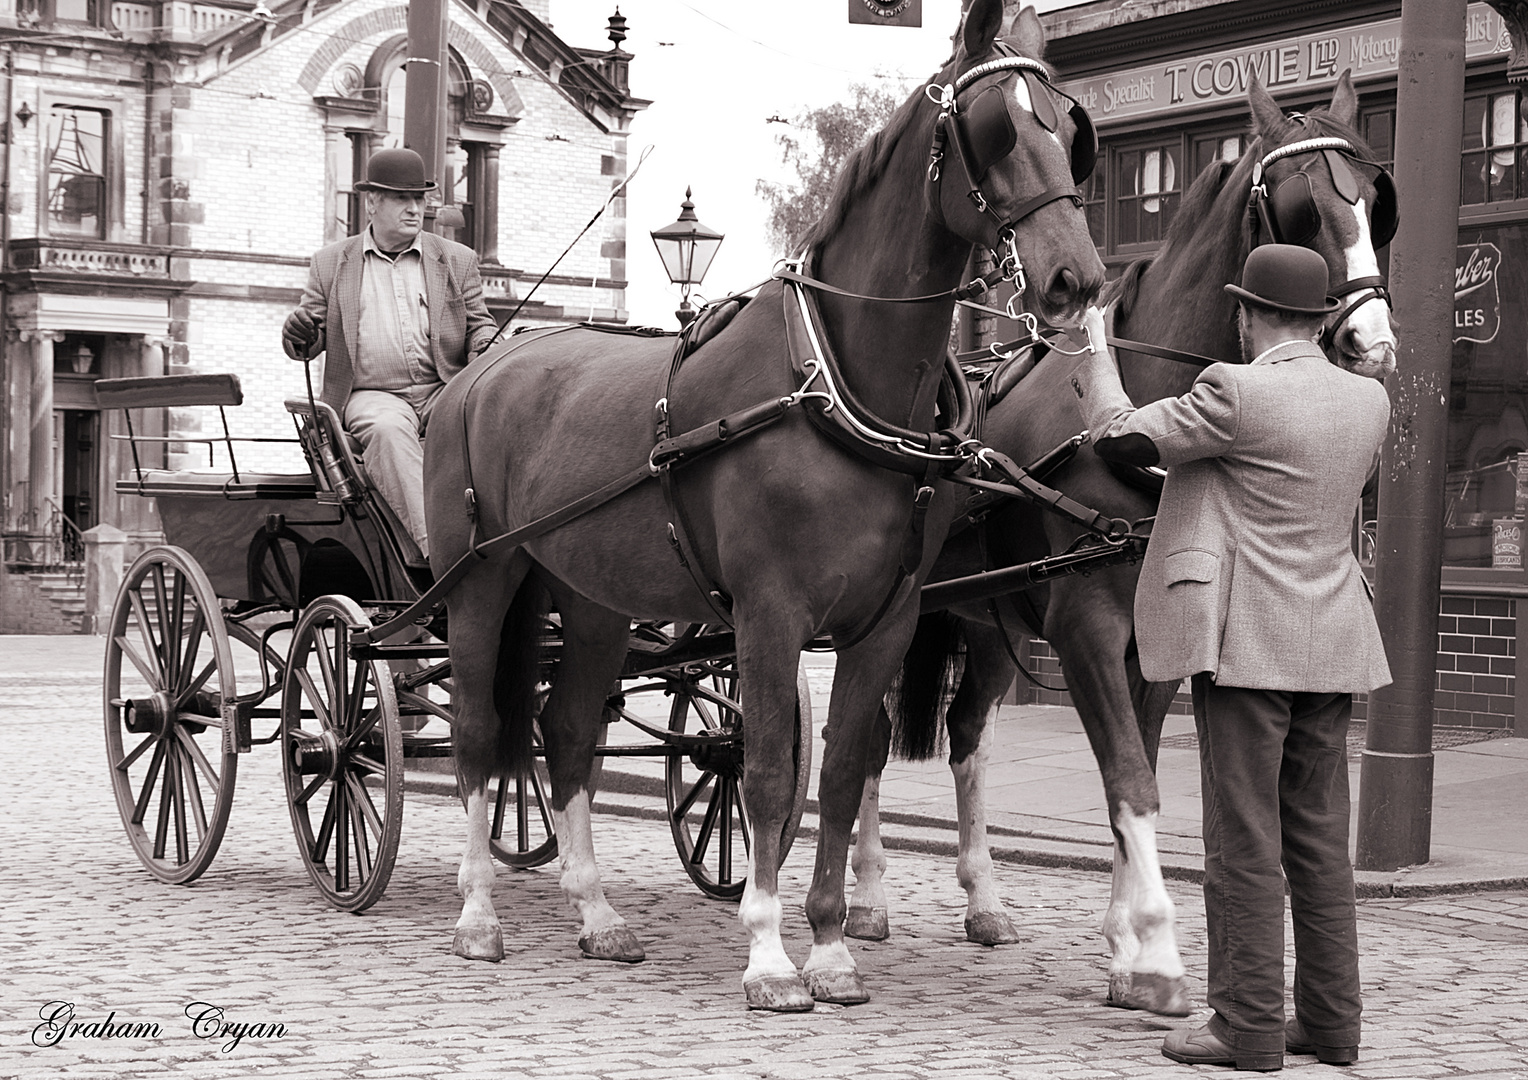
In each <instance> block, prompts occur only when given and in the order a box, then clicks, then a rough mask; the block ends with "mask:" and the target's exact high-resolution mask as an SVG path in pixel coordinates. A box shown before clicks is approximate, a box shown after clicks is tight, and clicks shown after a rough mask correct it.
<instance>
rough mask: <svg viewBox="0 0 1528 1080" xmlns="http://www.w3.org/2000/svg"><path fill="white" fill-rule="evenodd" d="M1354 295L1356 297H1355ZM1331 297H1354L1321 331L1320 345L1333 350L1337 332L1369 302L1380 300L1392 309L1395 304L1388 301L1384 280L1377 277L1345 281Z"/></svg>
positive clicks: (1387, 289)
mask: <svg viewBox="0 0 1528 1080" xmlns="http://www.w3.org/2000/svg"><path fill="white" fill-rule="evenodd" d="M1355 294H1356V295H1355ZM1332 295H1333V296H1354V297H1355V298H1354V299H1353V300H1351V301H1350V302H1349V303H1348V305H1347V306H1346V307H1345V308H1343V309H1342V310H1341V311H1340V312H1338V314H1337V317H1336V318H1335V319H1333V320H1332V321H1331V322H1329V323H1327V325H1326V329H1325V330H1323V331H1321V344H1322V346H1323V347H1324V348H1327V349H1333V348H1336V345H1337V331H1339V330H1340V329H1342V327H1343V324H1345V323H1346V322H1347V321H1348V317H1349V316H1350V315H1352V314H1353V312H1355V311H1357V310H1358V309H1359V308H1361V307H1363V306H1364V305H1365V304H1367V303H1368V302H1369V301H1370V300H1373V299H1376V298H1378V299H1380V300H1383V301H1384V302H1385V306H1386V307H1389V308H1391V309H1394V307H1395V303H1394V301H1392V300H1391V299H1390V289H1389V287H1388V286H1387V285H1386V284H1385V279H1384V278H1382V277H1378V276H1371V277H1361V278H1354V279H1353V280H1351V281H1345V282H1343V283H1342V284H1341V285H1339V286H1338V287H1337V288H1335V289H1333V290H1332Z"/></svg>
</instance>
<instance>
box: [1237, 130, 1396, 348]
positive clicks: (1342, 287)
mask: <svg viewBox="0 0 1528 1080" xmlns="http://www.w3.org/2000/svg"><path fill="white" fill-rule="evenodd" d="M1296 119H1298V117H1296ZM1314 153H1319V154H1321V156H1322V157H1323V158H1325V160H1326V163H1327V168H1328V169H1329V170H1331V174H1332V186H1333V187H1334V188H1335V189H1336V191H1337V194H1338V195H1340V196H1341V197H1342V198H1343V199H1345V200H1346V201H1347V202H1349V203H1351V204H1356V203H1357V202H1358V182H1357V180H1356V179H1355V178H1354V176H1353V171H1352V169H1350V168H1349V167H1348V164H1347V162H1346V161H1345V160H1344V159H1345V158H1351V159H1352V160H1354V161H1358V162H1362V163H1363V164H1365V165H1373V166H1374V167H1375V168H1377V169H1378V170H1379V173H1378V175H1377V176H1376V177H1375V178H1374V210H1373V217H1372V221H1371V225H1370V239H1371V241H1372V242H1373V245H1374V248H1375V250H1376V251H1377V250H1379V249H1380V248H1382V247H1384V246H1385V245H1386V244H1388V243H1389V242H1390V240H1391V238H1392V237H1393V236H1395V231H1396V229H1397V227H1398V226H1399V225H1400V214H1399V212H1398V210H1397V206H1396V196H1395V181H1394V180H1393V179H1392V178H1391V176H1390V174H1389V173H1388V172H1386V171H1385V169H1384V167H1383V166H1381V165H1379V164H1378V163H1376V162H1373V161H1369V160H1367V159H1365V158H1364V156H1363V155H1362V154H1361V153H1359V151H1358V148H1357V147H1356V146H1354V145H1353V144H1352V143H1351V142H1349V141H1348V140H1347V139H1341V138H1337V137H1335V136H1323V137H1321V138H1314V139H1301V140H1300V141H1299V142H1292V143H1290V144H1289V145H1287V146H1280V147H1277V148H1275V149H1273V150H1270V151H1269V152H1268V153H1266V154H1264V155H1263V157H1262V159H1261V160H1260V161H1258V162H1257V163H1256V164H1255V165H1253V166H1252V190H1251V192H1250V194H1249V196H1248V198H1249V200H1250V203H1251V207H1252V210H1253V218H1252V221H1253V236H1252V243H1253V247H1257V246H1259V245H1261V244H1262V243H1265V242H1271V243H1275V244H1307V243H1309V242H1310V241H1311V240H1314V239H1315V238H1316V236H1317V234H1319V233H1320V231H1321V211H1320V209H1319V208H1318V207H1317V206H1316V200H1315V195H1314V194H1313V193H1312V191H1311V187H1310V176H1309V175H1308V174H1307V173H1306V172H1305V170H1304V169H1301V170H1300V171H1299V172H1296V173H1294V174H1293V175H1291V176H1287V177H1285V178H1284V179H1283V180H1282V181H1281V182H1280V183H1279V185H1278V187H1276V188H1274V190H1273V193H1272V194H1271V195H1270V194H1269V192H1268V183H1267V179H1266V173H1267V170H1268V166H1270V165H1272V164H1273V163H1274V162H1276V161H1281V160H1283V159H1284V158H1287V157H1295V156H1298V155H1300V154H1314ZM1264 238H1266V239H1264ZM1328 292H1329V293H1330V294H1331V295H1332V296H1335V297H1337V298H1338V299H1339V300H1341V299H1343V298H1345V297H1350V296H1351V297H1353V299H1352V300H1350V301H1349V302H1348V304H1347V306H1346V307H1344V308H1342V309H1341V310H1340V311H1339V312H1338V314H1337V317H1336V318H1334V319H1333V320H1332V321H1331V322H1329V323H1328V324H1327V328H1326V329H1325V330H1324V331H1322V334H1321V344H1322V345H1323V346H1325V347H1326V348H1328V349H1330V348H1332V347H1333V346H1334V342H1335V339H1336V336H1337V331H1338V330H1339V329H1340V328H1341V327H1342V325H1343V324H1344V323H1345V322H1347V321H1348V318H1349V317H1350V316H1351V315H1352V314H1353V312H1355V311H1357V310H1358V309H1359V308H1361V307H1362V306H1363V305H1365V304H1367V303H1368V302H1369V301H1370V300H1373V299H1376V298H1378V299H1380V300H1383V301H1384V302H1385V306H1386V307H1390V308H1393V307H1394V306H1395V305H1394V303H1393V302H1392V300H1391V299H1390V290H1389V288H1388V287H1387V286H1386V284H1385V279H1384V278H1382V277H1380V276H1378V275H1371V276H1368V277H1359V278H1351V279H1349V280H1347V281H1344V282H1342V283H1340V284H1338V285H1336V286H1334V287H1333V288H1331V289H1329V290H1328Z"/></svg>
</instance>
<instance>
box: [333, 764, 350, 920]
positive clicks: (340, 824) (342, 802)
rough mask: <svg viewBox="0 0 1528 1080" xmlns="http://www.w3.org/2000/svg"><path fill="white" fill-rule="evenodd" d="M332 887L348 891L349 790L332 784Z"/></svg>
mask: <svg viewBox="0 0 1528 1080" xmlns="http://www.w3.org/2000/svg"><path fill="white" fill-rule="evenodd" d="M334 818H335V821H334V887H335V889H336V890H338V891H339V892H342V893H343V892H349V891H350V826H351V822H350V792H348V791H346V790H345V785H344V784H335V785H334Z"/></svg>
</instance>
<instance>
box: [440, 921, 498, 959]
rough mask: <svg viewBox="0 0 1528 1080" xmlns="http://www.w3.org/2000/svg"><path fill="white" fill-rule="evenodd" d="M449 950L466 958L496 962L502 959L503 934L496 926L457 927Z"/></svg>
mask: <svg viewBox="0 0 1528 1080" xmlns="http://www.w3.org/2000/svg"><path fill="white" fill-rule="evenodd" d="M451 951H452V952H453V953H454V954H456V955H457V956H460V957H462V958H463V959H466V960H487V961H489V962H491V963H495V964H497V963H498V962H499V961H500V960H503V959H504V936H503V935H502V934H501V933H499V928H498V927H497V926H490V927H486V928H484V927H480V926H463V927H458V928H457V931H456V939H455V940H454V941H452V942H451Z"/></svg>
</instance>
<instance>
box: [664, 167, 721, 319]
mask: <svg viewBox="0 0 1528 1080" xmlns="http://www.w3.org/2000/svg"><path fill="white" fill-rule="evenodd" d="M652 238H653V246H654V247H656V248H657V249H658V257H659V258H660V259H662V260H663V269H664V270H666V271H667V272H668V276H669V280H670V281H672V282H673V283H674V284H675V285H678V286H679V289H680V300H679V310H678V311H676V312H674V315H675V317H676V318H678V320H679V325H680V326H688V325H690V320H691V319H693V318H695V309H694V308H692V307H690V289H691V288H693V287H694V286H696V285H699V284H700V282H701V279H702V278H704V277H705V276H706V271H707V270H709V269H710V268H711V260H712V259H714V258H715V257H716V249H717V248H719V247H721V246H722V234H721V233H719V232H716V231H715V230H713V229H708V228H706V227H705V226H704V225H702V224H701V223H700V221H699V220H698V219H697V218H696V217H695V204H694V203H693V202H691V201H690V189H689V188H685V189H684V202H682V203H680V204H679V219H678V220H677V221H675V222H673V223H672V224H670V225H665V226H663V228H661V229H654V230H653V232H652Z"/></svg>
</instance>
